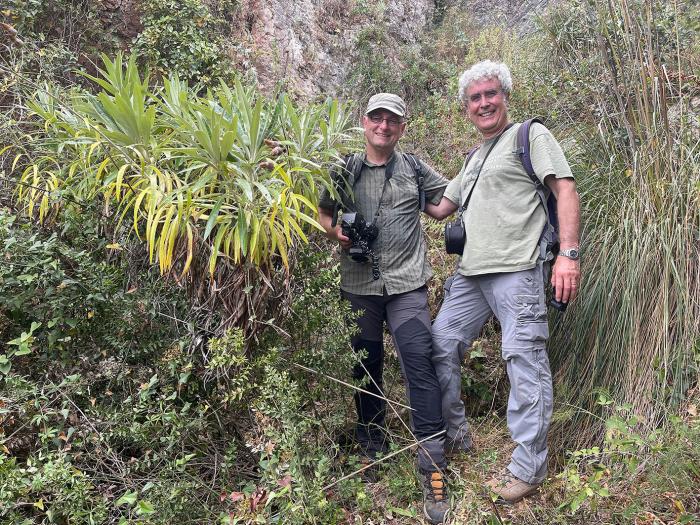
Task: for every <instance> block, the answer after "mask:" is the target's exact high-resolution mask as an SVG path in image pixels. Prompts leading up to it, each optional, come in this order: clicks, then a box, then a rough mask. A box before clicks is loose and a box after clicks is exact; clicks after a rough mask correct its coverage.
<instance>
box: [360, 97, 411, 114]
mask: <svg viewBox="0 0 700 525" xmlns="http://www.w3.org/2000/svg"><path fill="white" fill-rule="evenodd" d="M375 109H386V110H387V111H391V112H392V113H394V114H395V115H398V116H399V117H404V116H406V103H405V102H404V101H403V99H402V98H401V97H400V96H398V95H394V94H393V93H377V94H376V95H373V96H372V97H371V98H370V99H369V102H368V103H367V109H366V110H365V115H368V114H369V113H371V112H372V111H374V110H375Z"/></svg>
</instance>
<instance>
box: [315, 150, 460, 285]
mask: <svg viewBox="0 0 700 525" xmlns="http://www.w3.org/2000/svg"><path fill="white" fill-rule="evenodd" d="M393 157H396V160H395V165H394V171H393V174H392V176H391V178H390V179H388V180H387V179H386V178H385V173H386V167H387V164H388V163H387V164H382V165H375V164H372V163H371V162H369V161H368V160H367V158H366V156H365V155H364V154H362V159H363V165H362V171H361V173H360V176H359V178H358V179H357V180H356V182H355V184H354V187H353V192H354V201H355V207H356V209H357V211H358V212H359V213H361V214H362V215H363V216H364V217H365V220H366V221H367V223H368V224H369V223H371V222H372V220H376V225H377V227H378V229H379V234H378V236H377V239H376V240H375V241H374V242H373V243H372V244H371V248H372V249H373V251H374V253H375V254H376V256H377V258H378V261H379V271H380V277H379V279H377V280H374V279H373V277H372V262H371V260H370V261H367V262H365V263H359V262H356V261H354V260H352V259H351V258H350V257H349V256H348V254H347V252H346V251H344V250H343V251H342V252H341V255H340V275H341V278H340V287H341V288H342V289H343V290H345V291H347V292H350V293H353V294H356V295H383V294H384V292H385V291H386V293H387V294H389V295H394V294H399V293H404V292H410V291H411V290H415V289H416V288H420V287H421V286H423V285H424V284H425V283H426V282H427V281H428V279H429V278H430V277H431V276H432V275H433V272H432V270H431V268H430V265H429V264H428V261H427V258H426V252H427V248H426V243H425V239H424V237H423V230H422V228H421V224H420V203H419V201H418V184H417V182H416V174H415V173H414V171H413V168H412V167H411V164H410V162H409V161H408V159H406V157H405V156H404V155H402V154H401V153H394V156H393ZM393 157H392V158H393ZM390 162H391V159H389V163H390ZM421 163H422V164H423V168H424V170H423V171H424V182H423V189H424V191H425V199H426V202H432V203H433V204H438V203H439V202H440V199H441V198H442V194H443V192H444V191H445V188H446V186H447V182H448V181H447V179H445V178H444V177H442V176H441V175H439V174H438V173H437V172H436V171H435V170H434V169H432V168H431V167H430V166H428V165H427V164H425V163H424V162H422V161H421ZM334 204H335V202H334V201H333V199H332V198H331V196H330V194H329V192H328V191H324V192H323V193H322V195H321V199H320V202H319V206H320V207H321V208H324V209H329V210H330V209H333V207H334ZM375 216H376V219H375ZM339 220H340V219H339Z"/></svg>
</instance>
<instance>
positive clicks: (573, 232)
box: [544, 175, 581, 303]
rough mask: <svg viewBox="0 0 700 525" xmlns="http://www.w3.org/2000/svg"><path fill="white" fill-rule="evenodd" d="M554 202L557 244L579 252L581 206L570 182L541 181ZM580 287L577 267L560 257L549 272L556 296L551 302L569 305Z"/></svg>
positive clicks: (569, 260)
mask: <svg viewBox="0 0 700 525" xmlns="http://www.w3.org/2000/svg"><path fill="white" fill-rule="evenodd" d="M544 182H545V184H546V185H547V186H548V187H549V189H551V190H552V192H554V195H555V196H556V198H557V216H558V218H559V243H560V245H561V249H562V250H564V249H567V248H576V249H578V248H579V234H578V233H579V223H580V215H581V211H580V208H581V205H580V203H579V196H578V193H577V192H576V184H575V183H574V179H570V178H562V179H557V178H556V177H555V176H553V175H548V176H547V178H546V179H545V180H544ZM580 283H581V265H580V262H579V261H573V260H571V259H569V258H568V257H565V256H563V255H560V256H558V257H557V260H556V261H555V262H554V267H553V268H552V286H553V287H554V288H555V290H556V292H555V294H554V298H555V299H556V300H557V301H560V302H562V303H569V302H571V301H573V300H574V299H575V298H576V295H578V287H579V284H580Z"/></svg>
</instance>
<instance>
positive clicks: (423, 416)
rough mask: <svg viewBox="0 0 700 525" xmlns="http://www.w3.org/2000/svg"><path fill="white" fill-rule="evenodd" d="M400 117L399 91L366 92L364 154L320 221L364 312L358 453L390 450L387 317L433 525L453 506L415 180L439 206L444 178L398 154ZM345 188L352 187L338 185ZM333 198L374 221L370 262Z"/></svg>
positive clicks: (370, 456)
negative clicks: (359, 256) (357, 249)
mask: <svg viewBox="0 0 700 525" xmlns="http://www.w3.org/2000/svg"><path fill="white" fill-rule="evenodd" d="M405 116H406V105H405V103H404V101H403V100H402V99H401V98H400V97H398V96H397V95H394V94H391V93H379V94H377V95H374V96H373V97H372V98H370V100H369V103H368V105H367V109H366V111H365V114H364V115H363V116H362V127H363V128H364V136H365V151H364V153H355V154H354V155H352V156H351V157H350V158H349V159H348V161H347V163H346V167H345V169H344V170H343V172H342V181H343V183H344V184H337V190H338V194H339V195H340V198H339V200H340V202H339V203H336V201H335V200H334V199H333V198H332V196H331V195H330V192H328V191H325V192H324V193H323V194H322V196H321V199H320V202H319V221H320V223H321V225H322V226H323V227H324V228H325V230H326V234H327V236H328V238H330V239H333V240H336V241H338V244H339V245H340V247H341V262H340V275H341V283H340V288H341V293H342V295H343V297H344V298H345V299H347V300H348V301H349V302H350V305H351V307H352V309H353V311H356V312H361V314H360V317H359V318H358V319H357V324H358V328H359V333H358V334H357V335H355V336H354V337H353V339H352V345H353V348H354V349H355V351H356V352H358V353H359V352H363V353H365V354H366V356H365V357H364V358H363V359H362V360H361V363H360V364H358V366H357V367H356V368H355V369H354V371H353V377H355V378H356V379H362V378H365V377H366V375H367V374H369V383H368V384H366V385H365V386H364V387H363V388H364V389H365V390H367V391H369V392H371V394H368V393H363V392H357V393H356V394H355V405H356V408H357V417H358V421H357V427H356V436H357V441H358V443H359V446H360V453H361V455H362V456H363V458H364V459H365V460H367V461H372V460H374V459H376V458H377V456H378V455H381V454H384V453H386V452H387V451H388V447H387V441H386V435H385V432H384V423H385V421H384V418H385V413H386V406H385V403H384V401H383V399H381V398H380V397H377V396H381V397H383V396H384V394H383V392H382V365H383V359H384V348H383V343H382V341H383V333H384V321H386V322H387V325H388V328H389V331H390V333H391V335H392V336H393V339H394V344H395V347H396V350H397V354H398V357H399V361H400V363H401V368H402V370H403V374H404V377H405V378H406V383H407V388H406V389H407V393H408V397H409V402H410V405H411V408H412V411H411V427H412V431H413V433H414V435H415V437H416V439H417V440H419V441H420V440H425V441H423V442H422V443H421V446H420V447H419V449H418V461H417V463H418V471H419V474H420V478H421V482H422V485H423V488H424V501H425V505H424V510H425V514H426V517H427V518H428V519H429V520H430V521H431V523H441V522H442V521H443V519H444V517H445V514H446V512H447V510H448V508H449V505H448V500H447V491H446V484H445V479H444V469H445V467H446V460H445V455H444V450H443V446H444V439H443V434H442V433H441V432H442V431H443V428H444V425H443V420H442V409H441V393H440V383H439V382H438V379H437V376H436V374H435V368H434V365H433V363H432V359H431V351H432V338H431V333H430V313H429V310H428V296H427V288H426V282H427V281H428V279H429V278H430V277H431V275H432V271H431V269H430V266H429V264H428V262H427V259H426V244H425V240H424V238H423V231H422V229H421V224H420V211H421V200H422V197H421V193H422V192H421V191H419V186H422V190H423V192H424V198H425V201H429V202H431V203H433V204H438V203H439V202H440V199H441V197H442V194H443V191H444V190H445V187H446V186H447V180H446V179H445V178H443V177H442V176H441V175H439V174H438V173H436V172H435V171H434V170H433V169H432V168H431V167H430V166H428V165H427V164H425V163H423V162H422V161H420V160H417V159H415V157H412V156H409V155H407V154H403V153H401V152H397V151H395V148H396V144H397V143H398V141H399V139H400V138H401V136H402V135H403V134H404V131H405V129H406V120H405ZM414 162H415V164H413V163H414ZM350 166H355V167H352V168H351V167H350ZM421 179H422V180H421ZM421 183H422V184H421ZM341 186H345V187H346V188H348V189H351V191H343V189H342V187H341ZM338 204H339V205H340V207H341V208H342V210H343V211H346V212H347V211H353V212H357V213H358V214H362V216H363V217H364V219H365V220H366V222H367V224H373V225H375V226H376V228H377V235H376V239H375V240H373V241H371V243H370V247H371V250H372V252H373V257H369V258H368V260H367V261H366V262H358V261H357V260H354V259H353V258H351V257H350V256H349V253H348V250H349V249H350V248H351V246H352V242H351V241H350V239H349V238H348V237H346V236H345V235H343V231H342V228H341V225H340V224H335V220H334V218H335V217H336V214H337V208H338ZM372 259H374V264H373V261H372ZM373 267H374V268H373ZM373 270H374V271H373ZM377 270H378V271H377ZM372 394H374V395H372ZM426 438H428V439H426Z"/></svg>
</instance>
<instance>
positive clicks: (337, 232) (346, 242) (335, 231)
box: [326, 226, 352, 250]
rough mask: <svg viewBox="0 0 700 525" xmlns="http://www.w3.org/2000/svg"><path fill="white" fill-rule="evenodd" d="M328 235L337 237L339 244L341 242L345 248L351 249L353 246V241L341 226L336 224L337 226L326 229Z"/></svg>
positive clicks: (333, 237)
mask: <svg viewBox="0 0 700 525" xmlns="http://www.w3.org/2000/svg"><path fill="white" fill-rule="evenodd" d="M326 236H327V237H328V238H329V239H335V240H336V241H338V244H340V247H341V248H342V249H343V250H349V249H350V248H351V247H352V241H351V240H350V238H349V237H346V236H345V235H343V229H342V228H341V227H340V226H336V227H335V228H331V230H330V231H326Z"/></svg>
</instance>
